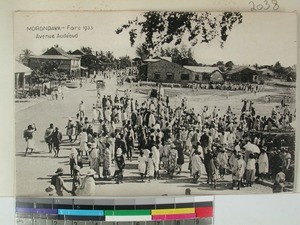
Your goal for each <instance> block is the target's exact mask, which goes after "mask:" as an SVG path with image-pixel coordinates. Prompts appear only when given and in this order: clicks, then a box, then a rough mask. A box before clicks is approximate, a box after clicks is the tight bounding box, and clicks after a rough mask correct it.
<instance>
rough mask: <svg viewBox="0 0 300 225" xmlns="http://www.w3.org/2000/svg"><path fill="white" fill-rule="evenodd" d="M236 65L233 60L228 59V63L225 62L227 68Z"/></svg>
mask: <svg viewBox="0 0 300 225" xmlns="http://www.w3.org/2000/svg"><path fill="white" fill-rule="evenodd" d="M233 66H234V64H233V62H232V61H228V62H227V63H225V67H226V68H227V69H230V70H231V69H232V67H233Z"/></svg>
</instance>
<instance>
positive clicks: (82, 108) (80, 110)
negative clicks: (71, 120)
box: [79, 101, 85, 118]
mask: <svg viewBox="0 0 300 225" xmlns="http://www.w3.org/2000/svg"><path fill="white" fill-rule="evenodd" d="M84 110H85V109H84V104H83V101H81V102H80V104H79V115H80V117H81V118H83V117H84Z"/></svg>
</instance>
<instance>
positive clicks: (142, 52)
mask: <svg viewBox="0 0 300 225" xmlns="http://www.w3.org/2000/svg"><path fill="white" fill-rule="evenodd" d="M135 53H136V55H137V56H138V57H139V58H141V60H142V61H143V60H145V59H148V58H149V57H150V56H151V55H150V51H149V50H148V49H147V46H146V45H145V44H142V45H139V46H138V47H137V48H136V50H135Z"/></svg>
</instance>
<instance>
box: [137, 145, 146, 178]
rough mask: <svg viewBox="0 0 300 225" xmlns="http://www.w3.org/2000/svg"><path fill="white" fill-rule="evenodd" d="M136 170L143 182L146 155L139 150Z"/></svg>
mask: <svg viewBox="0 0 300 225" xmlns="http://www.w3.org/2000/svg"><path fill="white" fill-rule="evenodd" d="M138 163H139V164H138V170H139V174H140V175H141V180H142V182H144V176H145V173H146V167H147V164H146V163H147V158H146V156H144V152H143V151H140V155H139V157H138Z"/></svg>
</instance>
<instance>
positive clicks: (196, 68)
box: [183, 66, 219, 73]
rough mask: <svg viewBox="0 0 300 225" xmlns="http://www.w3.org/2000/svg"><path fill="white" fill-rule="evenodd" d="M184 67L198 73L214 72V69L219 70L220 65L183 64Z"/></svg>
mask: <svg viewBox="0 0 300 225" xmlns="http://www.w3.org/2000/svg"><path fill="white" fill-rule="evenodd" d="M183 67H184V68H186V69H188V70H191V71H193V72H197V73H212V72H214V71H216V70H217V71H219V68H218V67H208V66H183Z"/></svg>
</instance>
